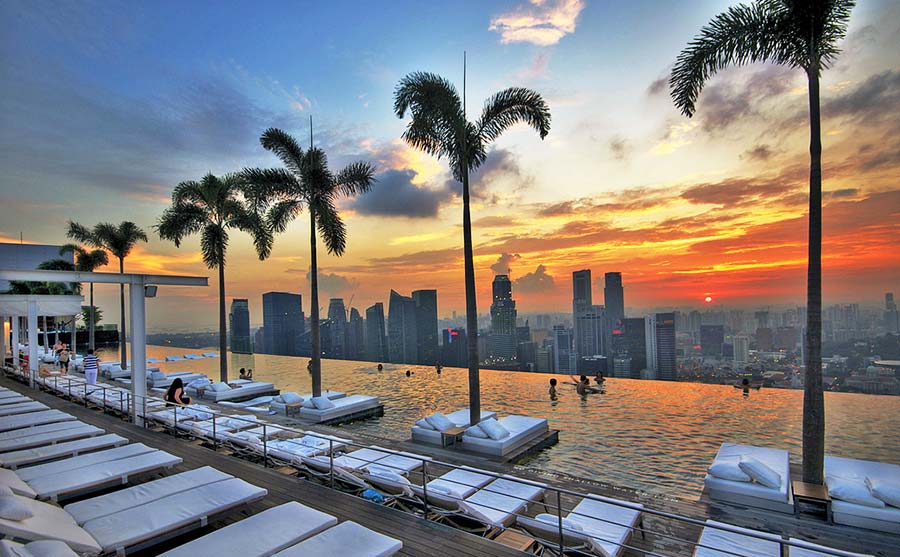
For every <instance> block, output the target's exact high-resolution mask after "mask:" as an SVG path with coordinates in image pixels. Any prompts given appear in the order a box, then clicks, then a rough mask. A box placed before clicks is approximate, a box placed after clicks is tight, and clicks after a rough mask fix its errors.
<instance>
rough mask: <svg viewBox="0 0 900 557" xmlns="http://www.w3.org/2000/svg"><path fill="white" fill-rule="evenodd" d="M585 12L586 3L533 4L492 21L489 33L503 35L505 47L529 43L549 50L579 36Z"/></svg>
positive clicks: (532, 0) (536, 0) (538, 0)
mask: <svg viewBox="0 0 900 557" xmlns="http://www.w3.org/2000/svg"><path fill="white" fill-rule="evenodd" d="M583 9H584V2H583V0H529V5H521V6H519V7H518V8H516V9H514V10H513V11H512V12H509V13H505V14H501V15H498V16H495V17H494V18H492V19H491V25H490V27H488V29H489V30H491V31H496V32H498V33H500V42H501V43H503V44H508V43H517V42H527V43H532V44H536V45H538V46H549V45H553V44H556V43H558V42H559V41H560V39H562V38H563V37H565V36H566V35H568V34H570V33H574V32H575V25H576V22H577V20H578V15H579V14H580V13H581V10H583Z"/></svg>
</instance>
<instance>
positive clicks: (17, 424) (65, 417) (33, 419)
mask: <svg viewBox="0 0 900 557" xmlns="http://www.w3.org/2000/svg"><path fill="white" fill-rule="evenodd" d="M74 419H75V416H73V415H71V414H66V413H65V412H62V411H60V410H56V409H52V410H43V411H41V412H29V413H28V414H23V415H21V416H5V417H3V418H0V432H2V431H9V430H12V429H21V428H23V427H34V426H36V425H44V424H52V423H54V422H66V421H72V420H74Z"/></svg>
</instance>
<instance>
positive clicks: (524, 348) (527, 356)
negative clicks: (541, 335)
mask: <svg viewBox="0 0 900 557" xmlns="http://www.w3.org/2000/svg"><path fill="white" fill-rule="evenodd" d="M516 360H518V361H519V363H520V364H521V365H522V369H527V370H529V371H533V370H534V364H535V362H536V361H537V343H535V342H532V341H530V340H529V341H527V342H520V343H518V344H517V345H516Z"/></svg>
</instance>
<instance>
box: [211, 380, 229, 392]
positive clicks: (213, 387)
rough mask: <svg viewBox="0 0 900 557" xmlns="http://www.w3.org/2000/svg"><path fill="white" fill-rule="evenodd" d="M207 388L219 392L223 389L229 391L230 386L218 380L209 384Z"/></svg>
mask: <svg viewBox="0 0 900 557" xmlns="http://www.w3.org/2000/svg"><path fill="white" fill-rule="evenodd" d="M209 390H211V391H215V392H217V393H221V392H223V391H230V390H231V387H229V386H228V383H223V382H221V381H219V382H218V383H213V384H212V385H210V386H209Z"/></svg>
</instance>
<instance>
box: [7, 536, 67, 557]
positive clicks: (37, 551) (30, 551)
mask: <svg viewBox="0 0 900 557" xmlns="http://www.w3.org/2000/svg"><path fill="white" fill-rule="evenodd" d="M0 557H78V554H77V553H75V552H74V551H72V549H71V548H70V547H69V546H67V545H66V544H65V543H63V542H61V541H58V540H39V541H36V542H30V543H27V544H24V545H23V544H20V543H16V542H11V541H9V540H0Z"/></svg>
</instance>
